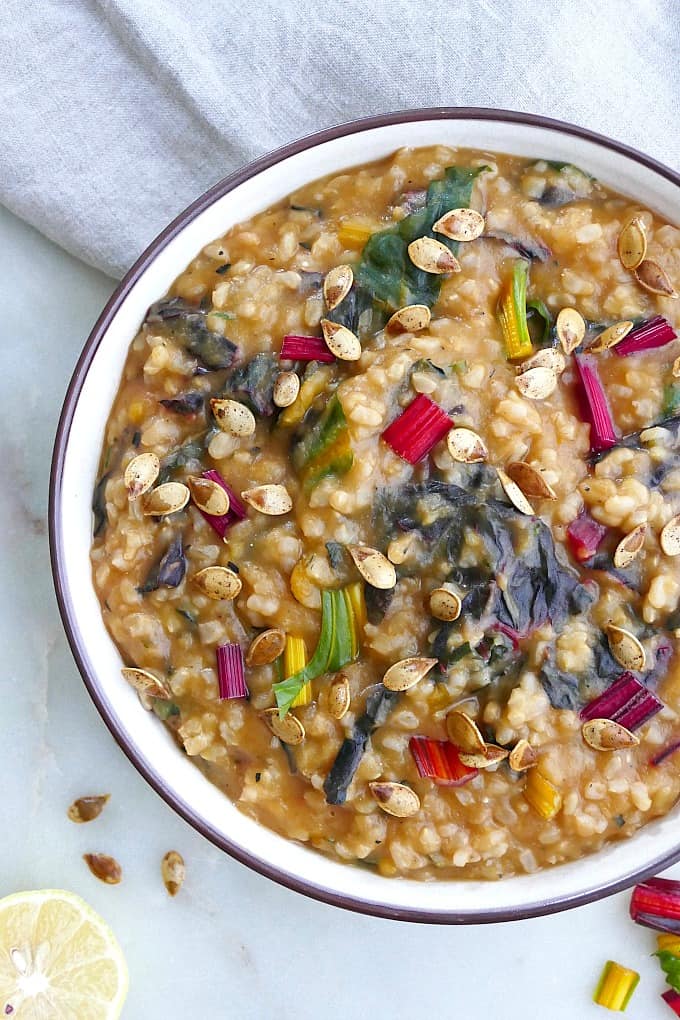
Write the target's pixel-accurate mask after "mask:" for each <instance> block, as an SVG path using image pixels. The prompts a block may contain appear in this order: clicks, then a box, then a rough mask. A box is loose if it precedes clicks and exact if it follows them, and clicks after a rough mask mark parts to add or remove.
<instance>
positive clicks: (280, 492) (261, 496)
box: [241, 485, 293, 517]
mask: <svg viewBox="0 0 680 1020" xmlns="http://www.w3.org/2000/svg"><path fill="white" fill-rule="evenodd" d="M241 496H242V497H243V499H245V501H246V503H249V504H250V506H252V507H253V508H254V509H255V510H259V511H260V513H261V514H267V515H268V516H269V517H279V516H280V515H281V514H287V513H289V512H290V511H291V510H292V509H293V500H292V499H291V498H290V493H289V492H288V489H287V488H286V486H285V485H256V486H255V488H253V489H246V490H245V492H242V493H241Z"/></svg>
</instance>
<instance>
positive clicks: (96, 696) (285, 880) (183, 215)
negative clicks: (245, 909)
mask: <svg viewBox="0 0 680 1020" xmlns="http://www.w3.org/2000/svg"><path fill="white" fill-rule="evenodd" d="M434 120H461V121H466V120H472V121H474V120H477V121H500V122H503V123H506V124H518V125H528V126H532V127H536V128H542V129H545V130H550V131H555V132H559V133H561V134H563V135H567V136H573V137H576V138H580V139H584V140H586V141H590V142H593V143H595V144H598V145H599V146H601V147H603V148H605V149H609V150H610V151H612V152H614V153H616V154H617V155H621V156H624V157H627V158H628V159H631V160H633V161H634V162H637V163H639V164H641V165H643V166H645V167H646V168H648V169H650V170H652V171H654V172H655V173H656V174H658V175H660V176H661V177H664V178H665V179H666V180H668V181H670V182H671V183H672V184H675V185H676V186H677V187H679V188H680V174H679V173H677V172H676V171H674V170H672V169H670V168H669V167H667V166H665V165H664V164H663V163H660V162H659V161H658V160H655V159H653V158H652V157H650V156H647V155H646V154H645V153H643V152H640V151H639V150H637V149H635V148H632V147H631V146H629V145H626V144H624V143H623V142H619V141H616V140H614V139H612V138H609V137H608V136H606V135H602V134H599V133H597V132H595V131H591V130H589V129H587V128H582V127H579V126H577V125H574V124H571V123H568V122H566V121H562V120H556V119H553V118H550V117H544V116H540V115H536V114H531V113H521V112H518V111H512V110H505V109H495V108H492V107H427V108H422V109H409V110H401V111H396V112H393V113H388V114H381V115H377V116H372V117H364V118H360V119H357V120H353V121H349V122H347V123H344V124H339V125H336V126H334V127H330V128H325V129H323V130H321V131H317V132H314V133H313V134H310V135H306V136H304V137H302V138H299V139H297V140H295V141H292V142H289V143H288V144H286V145H283V146H281V147H280V148H277V149H275V150H273V151H272V152H269V153H267V154H265V155H263V156H260V157H258V158H257V159H255V160H253V161H252V162H250V163H247V164H246V165H245V166H243V167H241V168H239V169H238V170H236V171H234V173H232V174H229V175H228V176H227V177H224V178H222V180H220V181H218V182H217V183H216V184H214V185H213V186H212V187H210V188H209V189H208V190H207V191H205V192H204V193H203V194H202V195H201V196H200V197H199V198H197V199H196V200H195V201H193V202H192V203H191V204H190V205H188V206H187V207H186V208H185V209H184V210H183V211H182V212H180V213H179V214H178V215H177V216H176V217H175V218H174V219H173V220H172V221H171V222H170V223H169V224H168V226H167V227H165V228H164V229H163V230H162V231H161V232H160V233H159V234H158V235H157V237H155V238H154V240H153V241H151V243H150V244H149V245H148V246H147V248H146V249H145V250H144V251H143V252H142V254H141V255H140V256H139V258H138V259H137V260H136V262H135V263H134V264H133V265H132V267H131V268H130V269H129V270H128V272H127V273H126V274H125V276H124V277H123V278H122V280H121V281H120V282H119V283H118V285H117V286H116V288H115V290H114V291H113V293H112V294H111V296H110V298H109V299H108V301H107V302H106V304H105V306H104V308H103V310H102V312H101V314H100V315H99V317H98V319H97V321H96V322H95V324H94V326H93V327H92V330H91V332H90V334H89V336H88V338H87V340H86V342H85V345H84V347H83V350H82V352H81V354H80V357H79V358H78V361H77V363H76V366H75V368H74V370H73V374H72V377H71V380H70V382H69V385H68V389H67V391H66V395H65V398H64V402H63V405H62V409H61V412H60V415H59V422H58V425H57V431H56V436H55V441H54V449H53V454H52V463H51V469H50V479H49V500H48V537H49V548H50V564H51V570H52V577H53V582H54V587H55V594H56V598H57V604H58V608H59V614H60V616H61V620H62V624H63V627H64V630H65V632H66V637H67V640H68V643H69V646H70V648H71V653H72V655H73V657H74V659H75V662H76V666H77V668H78V671H79V672H80V675H81V677H82V679H83V682H84V684H85V687H86V689H87V691H88V694H89V695H90V698H91V699H92V701H93V702H94V705H95V707H96V708H97V710H98V712H99V714H100V715H101V717H102V719H103V720H104V723H105V724H106V726H107V728H108V729H109V732H110V733H111V735H112V736H113V738H114V740H115V741H116V743H117V744H118V746H119V747H120V748H121V750H122V751H123V753H124V754H125V755H126V757H127V758H128V759H129V761H130V762H131V763H132V764H133V765H134V767H135V768H136V770H137V771H138V772H139V773H140V774H141V775H142V776H143V778H144V779H145V780H146V781H147V783H149V785H150V786H151V787H152V788H153V790H154V791H155V792H156V793H157V794H159V796H160V797H161V798H162V799H163V800H164V801H165V802H166V804H168V805H169V806H170V807H171V808H172V809H173V810H174V811H175V812H177V814H179V815H180V816H181V817H182V818H183V819H184V820H185V821H186V822H188V823H189V825H191V826H192V828H194V829H195V830H196V831H197V832H199V833H200V834H201V835H202V836H204V837H205V838H206V839H208V840H209V841H210V842H211V843H213V844H214V845H215V846H217V847H218V848H219V849H220V850H223V851H224V852H226V853H228V854H229V855H230V856H231V857H232V858H234V859H235V860H237V861H238V862H239V863H241V864H244V865H246V867H249V868H250V869H251V870H254V871H256V872H258V873H259V874H261V875H263V876H264V877H266V878H270V879H272V880H273V881H274V882H277V883H278V884H279V885H282V886H284V887H286V888H288V889H291V890H292V891H294V892H299V893H302V894H304V895H306V896H308V897H310V898H311V899H314V900H318V901H320V902H323V903H327V904H329V905H331V906H336V907H342V908H344V909H346V910H350V911H354V912H356V913H360V914H366V915H370V916H374V917H384V918H389V919H391V920H402V921H413V922H420V923H431V924H480V923H494V922H498V921H510V920H521V919H524V918H529V917H539V916H542V915H545V914H551V913H555V912H557V911H561V910H566V909H570V908H572V907H577V906H581V905H583V904H586V903H592V902H595V901H596V900H599V899H602V898H603V897H605V896H610V895H612V894H614V893H616V892H620V891H621V890H623V889H626V888H629V887H630V886H631V885H633V884H634V883H636V882H639V881H643V880H644V879H646V878H649V877H650V876H651V875H654V874H656V873H658V872H659V871H661V870H663V869H665V868H667V867H669V866H670V865H672V864H675V863H676V862H677V861H678V860H680V841H679V842H678V846H677V847H676V848H675V849H674V850H672V851H671V852H669V853H665V854H662V855H661V856H660V857H658V858H655V859H654V860H653V861H652V862H650V863H647V864H645V865H644V866H643V867H640V868H634V869H632V870H630V871H629V872H628V874H627V875H625V876H624V877H623V878H620V879H618V880H617V881H612V882H603V883H602V884H600V885H599V886H597V887H596V888H594V889H590V890H588V891H586V892H584V893H577V894H565V895H562V896H555V897H553V898H549V899H544V900H541V901H539V902H535V903H530V904H528V905H527V906H526V907H524V906H522V907H517V908H508V909H506V908H503V909H499V910H495V909H493V908H491V909H485V910H483V911H480V912H479V913H475V912H468V911H466V912H465V913H458V912H456V911H455V910H442V911H429V910H421V909H419V908H416V907H390V906H389V904H387V903H372V902H368V901H366V900H363V899H360V898H359V897H355V896H353V895H351V894H344V893H338V892H336V891H335V890H334V889H332V888H328V887H320V886H318V885H317V884H315V883H313V882H311V881H308V880H307V879H305V878H304V877H303V876H300V875H291V874H290V873H289V872H286V871H283V870H282V869H280V868H278V867H277V866H276V864H275V863H272V862H269V861H262V860H259V859H257V858H255V857H253V856H252V855H251V853H250V852H249V851H248V850H246V849H244V848H243V847H242V846H240V845H239V844H238V843H235V842H233V841H231V840H230V839H229V838H228V837H227V836H225V835H224V834H223V833H221V832H217V831H216V830H215V829H214V828H213V827H212V826H211V825H210V823H209V822H208V821H207V820H205V819H204V818H202V817H201V816H199V815H198V814H197V813H196V812H195V811H194V810H193V808H192V807H191V805H189V804H187V803H186V802H185V801H183V800H181V799H180V798H179V797H177V795H176V794H175V792H174V790H173V789H172V787H171V786H170V785H169V784H168V783H167V781H166V780H165V778H164V777H163V776H162V775H161V774H160V773H159V772H157V771H155V770H154V769H153V768H151V767H147V765H146V764H145V763H144V762H143V761H141V760H140V758H139V756H138V754H137V750H136V746H135V744H134V742H133V741H132V740H131V739H130V737H129V736H128V734H127V732H126V730H125V729H124V727H123V725H122V724H121V723H120V721H119V720H118V718H117V717H116V716H115V714H114V713H113V711H111V710H110V708H109V706H108V704H107V702H106V699H105V698H104V697H103V695H102V694H101V693H100V681H99V679H98V678H97V676H96V674H95V673H94V672H90V670H89V669H88V666H87V662H88V657H87V654H86V649H85V642H84V641H83V639H82V637H81V634H80V629H79V626H78V621H77V614H76V610H75V603H74V599H73V598H72V595H71V591H70V589H69V587H68V585H67V583H66V580H65V573H64V565H63V561H64V557H65V548H64V545H63V531H62V524H61V491H62V485H61V479H62V471H63V465H64V460H65V456H66V450H67V446H68V441H69V435H70V431H71V424H72V421H73V416H74V413H75V408H76V405H77V403H78V400H79V398H80V393H81V390H82V387H83V384H84V381H85V378H86V376H87V373H88V371H89V368H90V365H91V363H92V361H93V359H94V357H95V355H96V353H97V350H98V347H99V345H100V343H101V340H102V338H103V336H104V334H105V333H106V331H107V330H108V328H109V325H110V324H111V322H112V320H113V318H114V317H115V315H116V313H117V312H118V310H119V308H120V307H121V305H122V304H123V303H124V301H125V299H126V297H127V295H128V293H129V292H130V290H131V289H132V288H133V286H134V285H135V283H136V282H137V280H138V279H139V278H140V277H141V276H142V274H143V273H144V272H145V270H146V269H147V267H148V266H149V265H150V264H151V263H152V262H153V260H154V259H155V258H156V256H157V255H158V254H159V252H161V251H162V250H163V249H164V248H165V247H166V246H167V245H168V244H169V242H170V241H171V240H172V239H173V238H174V237H175V236H176V235H177V234H178V233H179V232H180V231H181V230H183V229H184V227H186V226H187V224H188V223H190V222H191V221H192V220H194V219H195V218H196V217H197V216H198V215H199V214H200V213H202V212H203V211H204V210H206V209H207V208H209V207H210V206H211V205H212V204H213V203H214V202H216V201H217V200H218V199H219V198H221V197H222V196H224V195H226V194H227V193H228V192H230V191H232V190H233V189H234V188H237V187H238V186H239V185H240V184H242V183H244V182H245V181H247V180H250V179H251V178H252V177H254V176H256V175H257V174H259V173H260V172H261V171H263V170H267V169H269V168H270V167H272V166H275V165H276V164H277V163H280V162H281V161H283V160H285V159H287V158H288V157H290V156H294V155H297V154H299V153H302V152H305V151H306V150H308V149H311V148H314V147H315V146H317V145H320V144H322V143H324V142H328V141H332V140H335V139H338V138H343V137H345V136H347V135H352V134H358V133H360V132H362V131H370V130H372V129H374V128H381V127H386V126H390V125H396V124H408V123H411V122H416V121H434ZM339 866H344V867H347V866H348V865H339ZM386 881H396V880H395V879H386Z"/></svg>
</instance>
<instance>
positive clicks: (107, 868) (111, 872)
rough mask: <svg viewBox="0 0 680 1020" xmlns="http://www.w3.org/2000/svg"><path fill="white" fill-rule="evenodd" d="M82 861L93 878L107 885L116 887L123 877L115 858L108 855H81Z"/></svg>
mask: <svg viewBox="0 0 680 1020" xmlns="http://www.w3.org/2000/svg"><path fill="white" fill-rule="evenodd" d="M83 860H84V861H85V863H86V864H87V866H88V868H89V869H90V871H91V872H92V874H93V875H94V877H95V878H98V879H99V881H100V882H105V883H106V884H107V885H118V883H119V882H120V880H121V879H122V877H123V869H122V868H121V866H120V864H119V863H118V861H117V860H116V859H115V857H109V855H108V854H83Z"/></svg>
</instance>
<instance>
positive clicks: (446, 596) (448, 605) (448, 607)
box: [430, 588, 462, 623]
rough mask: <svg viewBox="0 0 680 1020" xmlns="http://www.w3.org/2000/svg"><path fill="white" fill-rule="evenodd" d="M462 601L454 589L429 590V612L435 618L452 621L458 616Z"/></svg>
mask: <svg viewBox="0 0 680 1020" xmlns="http://www.w3.org/2000/svg"><path fill="white" fill-rule="evenodd" d="M461 606H462V602H461V600H460V598H459V597H458V595H456V593H455V591H449V589H448V588H435V589H434V591H433V592H430V612H431V613H432V615H433V616H434V618H435V620H446V621H447V622H448V623H452V622H453V621H454V620H457V619H458V617H459V616H460V610H461Z"/></svg>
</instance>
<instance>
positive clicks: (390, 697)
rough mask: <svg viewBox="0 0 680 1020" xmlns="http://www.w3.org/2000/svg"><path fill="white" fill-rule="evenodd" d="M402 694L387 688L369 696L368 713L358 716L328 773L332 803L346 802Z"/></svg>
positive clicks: (327, 786) (327, 789) (327, 788)
mask: <svg viewBox="0 0 680 1020" xmlns="http://www.w3.org/2000/svg"><path fill="white" fill-rule="evenodd" d="M398 697H399V695H398V694H396V693H395V692H394V691H388V690H386V689H385V688H382V689H379V690H377V691H373V692H372V693H371V694H369V696H368V697H367V699H366V709H365V711H364V714H363V715H362V716H360V717H359V719H357V721H356V723H355V724H354V729H353V730H352V735H351V737H347V738H346V739H345V740H344V741H343V743H342V746H341V747H340V750H339V751H338V755H337V757H336V759H335V761H334V762H333V765H332V766H331V770H330V772H329V773H328V775H327V776H326V782H325V783H324V786H323V789H324V793H325V794H326V800H327V802H328V803H329V804H344V803H345V800H346V799H347V790H348V788H349V785H350V783H351V782H352V779H353V778H354V775H355V773H356V770H357V769H358V768H359V763H360V761H361V759H362V758H363V756H364V752H365V750H366V745H367V744H368V741H369V738H370V736H371V734H372V733H374V732H375V730H376V729H377V728H378V726H382V725H383V723H384V722H385V720H386V719H387V716H388V715H389V714H390V712H391V711H392V709H393V708H394V705H395V702H396V700H397V698H398Z"/></svg>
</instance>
